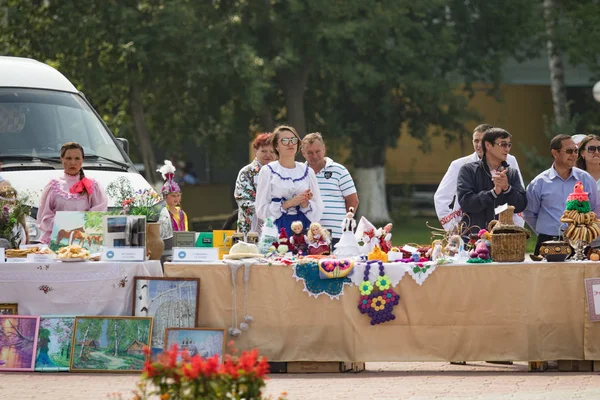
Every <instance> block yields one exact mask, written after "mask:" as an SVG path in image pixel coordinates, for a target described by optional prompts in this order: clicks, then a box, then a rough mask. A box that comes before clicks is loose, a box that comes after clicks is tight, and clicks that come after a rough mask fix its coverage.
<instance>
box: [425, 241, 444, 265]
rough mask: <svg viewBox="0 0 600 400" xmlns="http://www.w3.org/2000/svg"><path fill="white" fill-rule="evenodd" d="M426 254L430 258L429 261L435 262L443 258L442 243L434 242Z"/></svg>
mask: <svg viewBox="0 0 600 400" xmlns="http://www.w3.org/2000/svg"><path fill="white" fill-rule="evenodd" d="M428 253H429V257H431V261H437V260H439V259H440V258H444V253H443V252H442V241H441V240H439V239H438V240H434V241H433V243H432V247H431V249H430V251H428Z"/></svg>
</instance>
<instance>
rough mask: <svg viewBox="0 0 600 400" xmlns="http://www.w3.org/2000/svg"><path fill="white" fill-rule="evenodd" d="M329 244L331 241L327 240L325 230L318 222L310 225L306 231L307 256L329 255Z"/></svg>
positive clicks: (327, 236)
mask: <svg viewBox="0 0 600 400" xmlns="http://www.w3.org/2000/svg"><path fill="white" fill-rule="evenodd" d="M329 243H331V239H329V235H328V233H327V231H326V230H325V228H323V227H322V226H321V224H320V223H318V222H313V223H312V224H310V228H309V229H308V254H310V255H321V254H329Z"/></svg>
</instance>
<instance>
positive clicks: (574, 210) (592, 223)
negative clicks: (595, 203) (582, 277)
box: [560, 182, 600, 261]
mask: <svg viewBox="0 0 600 400" xmlns="http://www.w3.org/2000/svg"><path fill="white" fill-rule="evenodd" d="M560 221H561V222H565V223H567V224H568V225H567V229H565V232H564V234H563V236H564V237H565V238H567V239H568V240H569V242H570V244H571V246H572V247H573V248H574V249H575V255H574V259H575V260H578V261H579V260H584V259H585V255H584V254H583V249H584V248H585V247H586V246H587V245H588V244H589V243H590V242H592V241H593V240H594V239H596V238H597V237H598V235H600V228H599V227H598V219H597V216H596V213H595V212H593V211H591V208H590V199H589V196H588V193H587V192H584V187H583V183H581V182H577V183H576V184H575V186H574V187H573V193H571V194H569V196H568V197H567V204H566V210H565V212H564V213H563V215H562V217H561V218H560Z"/></svg>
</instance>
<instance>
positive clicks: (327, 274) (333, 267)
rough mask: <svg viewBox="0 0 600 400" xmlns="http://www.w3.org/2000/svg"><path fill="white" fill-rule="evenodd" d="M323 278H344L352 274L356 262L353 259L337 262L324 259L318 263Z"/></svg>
mask: <svg viewBox="0 0 600 400" xmlns="http://www.w3.org/2000/svg"><path fill="white" fill-rule="evenodd" d="M318 264H319V273H320V275H321V278H327V279H333V278H343V277H345V276H348V275H350V274H351V273H352V270H353V268H354V260H353V259H351V258H348V259H343V260H335V259H331V258H324V259H321V260H319V261H318Z"/></svg>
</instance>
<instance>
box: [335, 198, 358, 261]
mask: <svg viewBox="0 0 600 400" xmlns="http://www.w3.org/2000/svg"><path fill="white" fill-rule="evenodd" d="M354 229H356V220H355V219H354V207H350V211H348V213H346V218H344V220H343V221H342V236H341V237H340V241H339V242H338V243H337V244H336V245H335V246H334V250H333V254H334V255H335V256H336V257H353V256H357V255H359V254H360V246H359V245H358V242H357V241H356V237H355V236H354Z"/></svg>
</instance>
